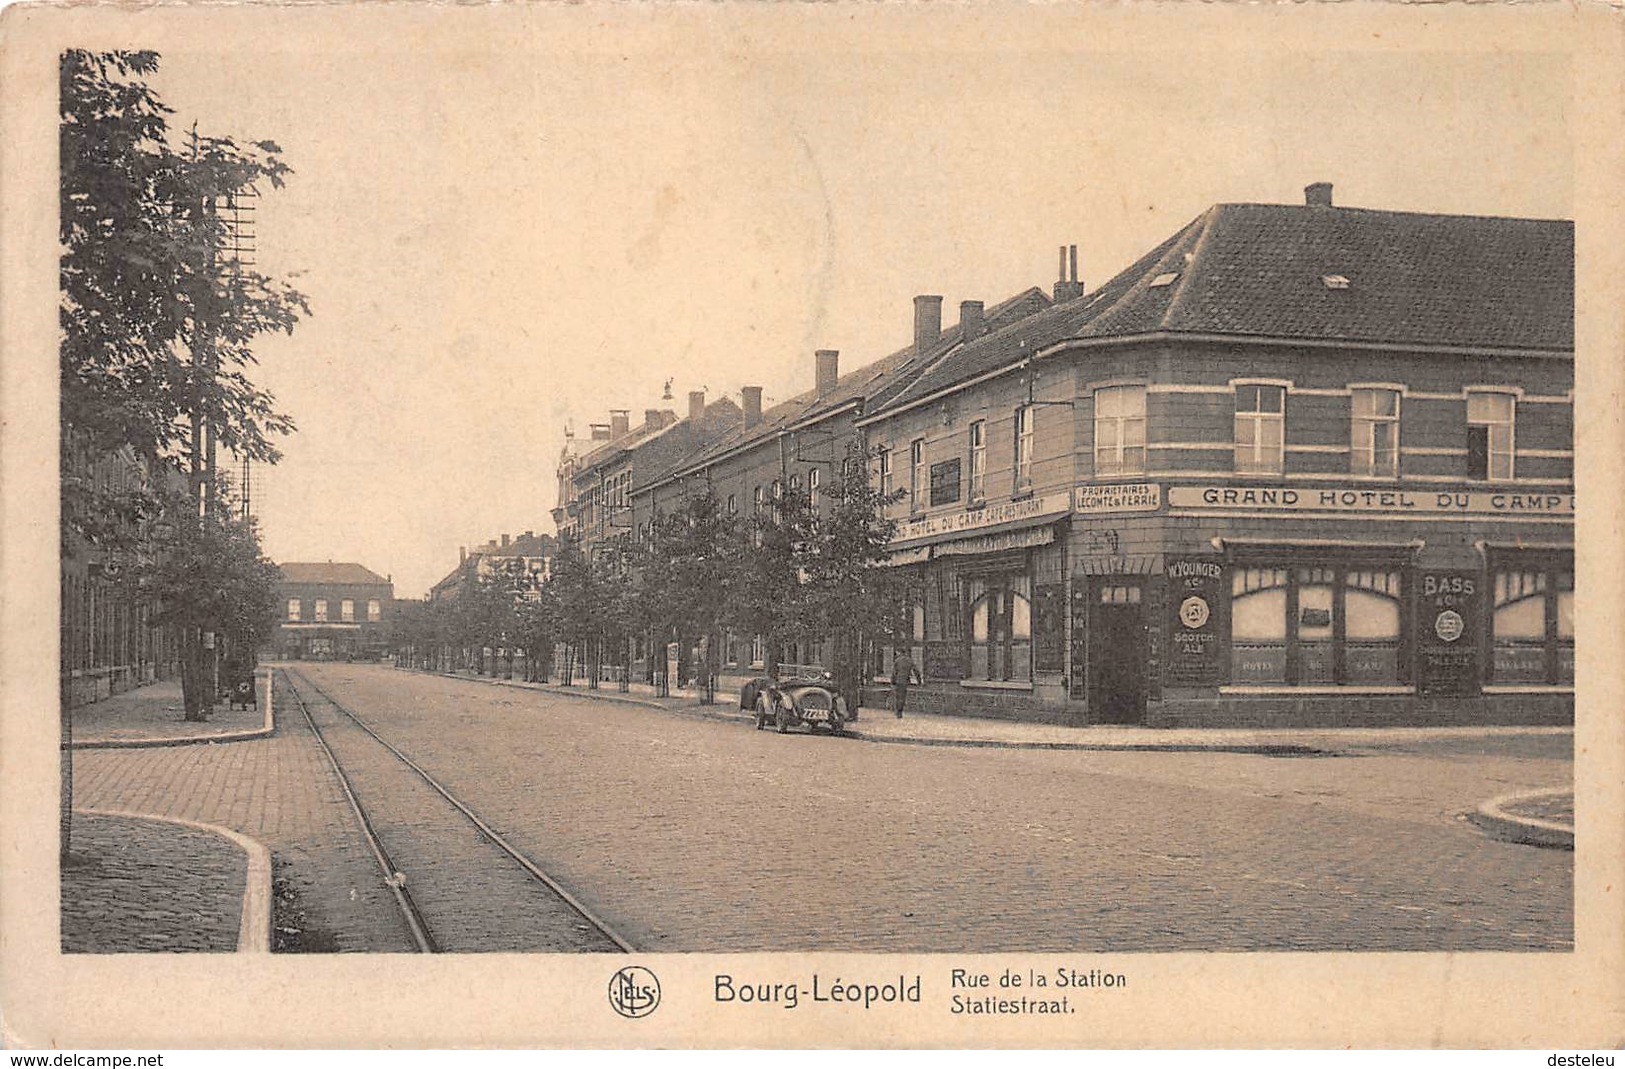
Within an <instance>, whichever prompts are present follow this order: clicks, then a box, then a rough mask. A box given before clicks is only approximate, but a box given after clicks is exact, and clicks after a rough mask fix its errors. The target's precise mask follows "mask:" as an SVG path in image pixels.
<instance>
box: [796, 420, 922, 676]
mask: <svg viewBox="0 0 1625 1069" xmlns="http://www.w3.org/2000/svg"><path fill="white" fill-rule="evenodd" d="M877 456H878V452H877V451H876V450H866V449H865V448H864V446H863V444H862V442H861V441H858V440H854V441H853V442H851V443H850V444H849V446H848V448H847V456H846V462H845V463H844V464H842V465H841V467H840V469H839V470H838V471H837V472H836V478H835V480H834V482H833V484H832V485H831V487H830V491H829V495H828V505H827V507H825V508H823V509H822V510H821V511H819V512H818V513H817V514H816V515H815V516H814V517H813V519H812V523H811V530H812V535H811V537H810V538H808V539H807V540H806V541H805V542H804V543H802V545H801V547H800V548H801V550H802V552H801V554H800V565H801V574H802V575H803V577H804V582H803V584H802V588H801V592H802V604H803V609H804V611H805V612H806V614H807V616H808V619H809V620H810V621H812V622H813V623H814V625H815V626H816V627H817V628H818V629H819V630H820V631H821V632H822V633H823V634H825V635H827V636H829V638H830V639H831V641H832V644H833V646H834V661H835V675H836V678H837V680H838V682H839V684H840V686H841V690H842V692H843V693H844V694H845V695H846V698H847V702H848V705H849V706H850V707H852V708H856V707H857V702H858V697H859V685H860V683H861V679H860V674H861V663H862V655H863V648H864V644H865V640H866V639H871V638H875V637H880V636H884V637H888V638H890V637H893V636H895V635H896V634H898V633H899V632H900V631H901V630H902V629H903V628H904V627H905V626H907V624H908V621H907V620H906V618H905V610H904V606H903V600H904V599H903V593H904V591H903V587H902V585H901V583H900V582H899V580H898V579H897V575H896V571H895V570H894V569H892V568H890V567H888V566H887V560H888V558H889V556H890V553H889V550H888V548H887V547H888V544H889V543H890V541H891V539H892V536H893V535H895V534H896V532H897V522H896V521H895V520H891V519H888V518H886V515H885V507H886V506H887V505H889V504H892V503H893V502H894V501H896V500H897V499H898V498H899V497H900V496H901V491H895V492H893V494H892V495H891V496H890V497H887V496H885V495H883V494H881V492H880V490H879V489H878V487H876V486H875V484H874V482H873V481H872V480H871V479H870V477H869V469H870V467H871V465H872V464H874V463H875V461H876V459H877Z"/></svg>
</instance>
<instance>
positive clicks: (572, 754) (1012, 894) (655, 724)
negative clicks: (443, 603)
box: [285, 665, 1573, 951]
mask: <svg viewBox="0 0 1625 1069" xmlns="http://www.w3.org/2000/svg"><path fill="white" fill-rule="evenodd" d="M301 670H302V671H306V672H308V673H309V674H310V676H311V678H312V679H313V680H315V681H316V682H317V683H318V684H319V685H321V686H322V687H323V688H325V689H326V690H327V691H328V693H330V694H331V695H332V696H333V697H334V698H335V699H337V700H338V701H341V702H344V703H345V704H347V705H348V706H349V707H350V708H351V709H353V710H354V711H356V712H357V713H358V714H360V715H362V716H363V717H364V718H365V719H367V720H368V721H369V723H371V724H372V725H373V726H374V727H375V728H376V729H378V730H379V731H380V732H381V733H382V734H383V735H384V736H385V737H386V738H388V739H390V741H392V742H393V743H394V744H395V745H397V746H399V747H401V748H402V749H404V750H405V751H406V752H408V753H409V754H410V755H412V756H413V757H414V759H415V760H417V761H419V763H421V764H423V765H424V766H425V768H426V769H427V770H428V771H429V772H430V773H431V774H432V775H434V776H435V777H436V778H438V779H440V781H441V782H442V783H444V784H445V785H446V786H447V787H448V788H449V789H451V790H452V791H453V792H455V793H457V794H458V795H460V796H461V797H462V798H463V799H464V800H465V801H467V802H468V803H469V804H470V805H472V806H473V807H474V808H475V809H476V810H477V811H478V812H479V813H481V814H482V815H483V816H484V817H485V818H486V819H487V820H488V821H489V822H491V823H492V824H493V826H494V827H495V828H496V830H497V831H498V832H500V833H501V834H502V835H504V836H505V837H508V838H509V839H510V840H511V841H513V842H514V844H515V845H516V846H519V847H520V848H521V849H523V850H525V851H526V852H527V853H528V854H530V856H532V857H533V858H534V859H536V860H537V861H538V862H539V863H540V864H541V865H542V866H543V867H544V868H546V869H548V870H549V871H550V872H551V873H552V874H553V875H554V876H556V877H557V878H559V880H560V882H561V883H563V884H564V885H565V886H566V887H567V888H568V889H570V890H571V891H572V892H574V893H575V894H576V895H577V896H578V897H580V898H581V899H582V900H583V901H584V902H585V903H586V904H587V905H589V906H590V907H591V908H593V909H594V910H595V911H597V912H598V913H599V914H600V915H601V916H603V917H604V918H605V919H606V920H607V921H609V922H610V923H611V924H612V925H614V926H615V927H616V928H617V929H618V930H619V931H620V932H621V934H623V935H625V936H626V937H628V938H629V939H630V940H631V941H632V942H633V943H634V944H635V945H637V946H638V947H639V948H642V949H649V950H673V951H677V950H713V951H721V950H726V951H743V950H757V949H777V950H793V949H841V950H867V951H908V950H920V951H948V950H962V949H972V950H992V949H1022V950H1066V949H1087V950H1111V951H1134V950H1264V949H1279V950H1315V949H1336V950H1397V949H1416V950H1553V949H1567V948H1569V947H1570V946H1571V944H1572V937H1573V935H1572V933H1573V912H1572V909H1573V907H1572V890H1571V888H1572V864H1573V855H1572V854H1571V853H1567V852H1561V851H1550V850H1539V849H1534V848H1530V847H1526V846H1517V845H1511V844H1506V843H1501V842H1496V841H1493V840H1490V839H1487V838H1485V837H1484V836H1482V835H1480V834H1479V833H1478V832H1477V831H1476V830H1475V829H1473V828H1472V827H1470V826H1469V825H1467V824H1466V823H1464V822H1463V821H1461V820H1460V819H1458V817H1459V814H1460V813H1462V812H1464V811H1466V810H1468V809H1470V808H1471V807H1472V806H1474V805H1475V804H1477V803H1478V802H1479V801H1481V800H1482V799H1483V798H1484V797H1487V796H1489V795H1492V794H1496V793H1500V792H1503V791H1505V790H1508V789H1518V788H1527V787H1538V786H1547V785H1551V784H1552V783H1554V782H1557V783H1561V782H1566V780H1567V778H1568V777H1569V775H1570V767H1571V766H1570V764H1569V762H1568V761H1567V760H1565V759H1564V758H1563V756H1562V755H1561V754H1559V753H1555V752H1552V751H1553V749H1554V748H1553V747H1551V746H1537V747H1535V748H1533V755H1532V756H1531V755H1525V754H1523V753H1521V752H1519V750H1518V748H1517V747H1515V746H1508V745H1506V744H1499V745H1498V746H1497V747H1496V748H1495V749H1496V751H1497V752H1492V753H1489V754H1486V755H1473V754H1470V753H1463V752H1460V751H1461V749H1462V747H1460V746H1458V747H1455V748H1454V749H1448V750H1446V751H1444V752H1441V753H1426V752H1423V753H1403V752H1401V753H1366V754H1362V755H1359V756H1349V757H1315V758H1281V757H1269V756H1259V755H1245V754H1225V753H1200V754H1190V753H1095V752H1090V753H1081V752H1043V751H1015V750H962V749H954V748H948V747H930V748H924V747H912V746H899V745H891V746H876V745H872V744H865V743H862V742H856V741H851V740H840V739H830V738H827V737H822V736H819V737H809V736H805V735H789V736H780V735H777V734H775V733H773V732H762V733H758V732H755V731H751V730H749V729H748V728H746V727H744V726H743V725H741V724H737V723H728V722H719V721H714V720H707V719H700V718H695V717H683V716H672V715H669V714H662V713H659V712H656V711H653V710H649V709H644V708H637V707H630V706H623V705H618V704H615V703H609V702H591V701H584V700H578V699H572V698H567V697H560V696H557V695H555V694H546V693H537V692H530V691H521V690H515V689H511V688H494V687H490V686H488V685H484V684H480V683H475V682H463V681H457V680H450V679H443V678H438V677H428V676H422V675H416V674H407V673H402V672H397V671H394V670H391V669H387V668H382V667H370V666H366V667H364V666H349V665H321V666H311V665H306V666H301ZM285 772H288V773H294V774H299V775H309V776H313V777H314V778H315V779H316V780H317V781H320V779H321V775H320V772H319V770H315V769H309V768H305V769H301V770H299V771H298V772H295V770H293V769H292V768H289V769H287V770H285ZM375 819H378V820H383V821H387V819H388V817H387V810H383V809H379V808H377V807H376V806H375Z"/></svg>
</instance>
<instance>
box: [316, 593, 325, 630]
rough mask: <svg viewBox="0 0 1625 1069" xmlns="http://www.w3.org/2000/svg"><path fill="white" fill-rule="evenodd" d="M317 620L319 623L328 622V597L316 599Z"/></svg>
mask: <svg viewBox="0 0 1625 1069" xmlns="http://www.w3.org/2000/svg"><path fill="white" fill-rule="evenodd" d="M316 622H317V623H319V624H325V623H327V599H325V598H317V599H316Z"/></svg>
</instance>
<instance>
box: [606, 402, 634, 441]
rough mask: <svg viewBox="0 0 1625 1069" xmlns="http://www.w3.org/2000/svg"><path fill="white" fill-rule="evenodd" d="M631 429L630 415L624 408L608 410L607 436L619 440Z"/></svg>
mask: <svg viewBox="0 0 1625 1069" xmlns="http://www.w3.org/2000/svg"><path fill="white" fill-rule="evenodd" d="M631 429H632V413H631V411H630V410H629V409H625V408H612V409H610V410H609V436H610V437H611V438H620V437H622V436H624V435H625V434H626V432H627V431H629V430H631Z"/></svg>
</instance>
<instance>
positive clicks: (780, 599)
mask: <svg viewBox="0 0 1625 1069" xmlns="http://www.w3.org/2000/svg"><path fill="white" fill-rule="evenodd" d="M776 485H777V489H776V492H775V493H774V495H773V498H772V499H771V500H770V501H769V502H767V503H766V504H765V505H764V507H763V509H762V511H760V512H758V513H756V514H755V515H753V516H751V517H749V518H748V519H747V521H746V523H745V539H746V541H745V553H744V554H743V555H742V557H741V559H740V562H739V566H738V569H737V571H736V572H735V574H734V576H733V582H732V584H731V590H730V597H729V599H728V611H727V620H728V623H729V625H730V626H731V627H732V628H733V630H735V631H737V632H739V633H740V634H746V635H760V636H761V637H762V640H763V642H764V643H765V645H766V652H765V656H764V663H763V669H764V670H765V671H766V673H767V674H768V675H770V676H772V675H777V673H778V668H779V662H780V660H781V659H782V656H783V651H784V649H785V648H786V647H787V646H788V645H790V644H791V643H793V642H799V641H804V640H811V639H816V638H818V637H820V634H819V629H818V627H817V624H816V622H815V621H814V619H813V618H812V615H811V612H812V608H813V606H812V605H811V603H810V602H809V601H808V595H809V591H808V589H807V585H806V583H807V578H808V577H807V572H806V570H805V564H806V555H807V549H808V546H809V545H810V544H811V542H812V539H813V537H814V533H815V516H814V513H813V510H812V508H811V502H810V499H809V498H808V496H807V494H806V493H805V492H803V491H801V490H799V489H797V488H794V487H785V486H783V484H782V483H780V484H776Z"/></svg>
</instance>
